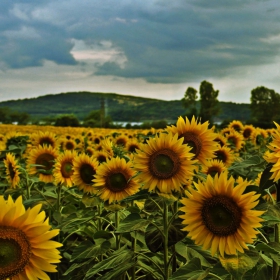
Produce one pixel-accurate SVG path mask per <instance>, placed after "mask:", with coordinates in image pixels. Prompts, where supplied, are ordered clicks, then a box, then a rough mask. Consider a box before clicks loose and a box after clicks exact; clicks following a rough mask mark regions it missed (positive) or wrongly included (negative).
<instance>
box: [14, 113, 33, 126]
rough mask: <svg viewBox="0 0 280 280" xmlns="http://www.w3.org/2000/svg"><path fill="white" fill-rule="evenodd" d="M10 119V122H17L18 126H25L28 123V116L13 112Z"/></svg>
mask: <svg viewBox="0 0 280 280" xmlns="http://www.w3.org/2000/svg"><path fill="white" fill-rule="evenodd" d="M10 119H11V122H17V123H18V124H22V125H25V124H27V122H28V121H29V119H30V116H29V114H27V113H21V112H17V111H14V112H12V113H11V114H10Z"/></svg>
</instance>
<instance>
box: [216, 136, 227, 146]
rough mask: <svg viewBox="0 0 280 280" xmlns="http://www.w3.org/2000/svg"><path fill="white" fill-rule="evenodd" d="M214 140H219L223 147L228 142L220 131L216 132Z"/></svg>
mask: <svg viewBox="0 0 280 280" xmlns="http://www.w3.org/2000/svg"><path fill="white" fill-rule="evenodd" d="M214 141H215V142H217V143H218V144H219V145H220V146H221V147H223V146H225V145H226V144H227V138H226V137H225V136H223V135H222V134H220V133H217V134H216V138H215V139H214Z"/></svg>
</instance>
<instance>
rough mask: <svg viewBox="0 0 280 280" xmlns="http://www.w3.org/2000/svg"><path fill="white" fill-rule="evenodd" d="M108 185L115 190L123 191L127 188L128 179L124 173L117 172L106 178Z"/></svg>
mask: <svg viewBox="0 0 280 280" xmlns="http://www.w3.org/2000/svg"><path fill="white" fill-rule="evenodd" d="M106 185H107V187H108V189H110V190H111V191H113V192H121V191H123V190H124V189H126V188H127V180H126V177H125V176H124V174H122V173H121V172H117V173H113V174H111V175H109V176H108V177H107V178H106Z"/></svg>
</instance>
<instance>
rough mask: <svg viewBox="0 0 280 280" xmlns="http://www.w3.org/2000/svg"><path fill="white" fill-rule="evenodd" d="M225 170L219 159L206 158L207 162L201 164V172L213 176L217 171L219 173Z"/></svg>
mask: <svg viewBox="0 0 280 280" xmlns="http://www.w3.org/2000/svg"><path fill="white" fill-rule="evenodd" d="M225 170H226V166H225V165H224V163H223V162H222V161H221V160H217V159H211V160H208V161H207V163H206V164H205V165H203V166H202V170H201V172H202V173H205V174H207V175H211V176H212V177H214V175H216V174H217V173H218V174H221V173H222V172H223V171H225Z"/></svg>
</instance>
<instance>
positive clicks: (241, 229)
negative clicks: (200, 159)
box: [180, 172, 264, 257]
mask: <svg viewBox="0 0 280 280" xmlns="http://www.w3.org/2000/svg"><path fill="white" fill-rule="evenodd" d="M227 175H228V174H227V172H223V173H222V174H221V175H220V176H219V175H218V174H216V175H215V177H214V178H213V177H211V176H210V175H208V176H207V178H206V181H205V182H201V181H198V183H195V182H194V183H193V184H194V186H195V188H196V189H191V188H190V189H189V191H186V197H185V198H183V199H182V200H181V202H182V204H183V205H184V206H183V207H181V208H180V210H181V211H182V212H184V214H183V215H181V216H180V217H181V218H182V219H183V222H182V223H183V225H186V226H185V227H184V229H183V230H184V231H188V235H187V236H188V237H190V238H191V239H192V240H194V241H195V243H196V244H197V245H202V246H203V249H204V250H208V249H211V254H212V255H213V256H214V255H215V254H216V253H217V252H218V254H219V255H221V256H222V257H224V254H227V255H236V254H237V251H239V252H241V253H243V252H244V249H248V247H247V245H246V244H251V243H253V240H254V239H255V238H256V235H257V234H258V231H257V230H256V229H255V228H259V227H261V226H262V225H261V224H260V222H261V221H263V220H262V218H260V217H259V216H261V215H262V214H263V213H264V212H263V211H257V210H253V208H254V207H255V206H256V205H257V204H258V203H259V201H258V198H259V196H260V195H259V194H256V193H255V192H248V193H245V194H244V191H245V189H246V187H247V186H248V185H249V184H250V182H248V181H246V180H244V181H243V180H242V181H239V182H235V180H234V179H233V177H230V178H227Z"/></svg>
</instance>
